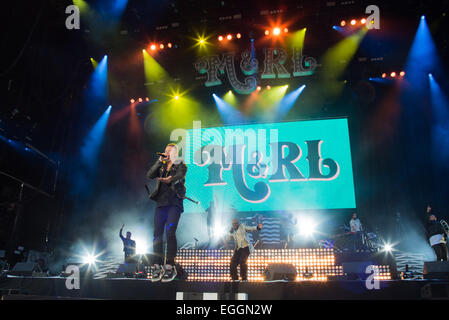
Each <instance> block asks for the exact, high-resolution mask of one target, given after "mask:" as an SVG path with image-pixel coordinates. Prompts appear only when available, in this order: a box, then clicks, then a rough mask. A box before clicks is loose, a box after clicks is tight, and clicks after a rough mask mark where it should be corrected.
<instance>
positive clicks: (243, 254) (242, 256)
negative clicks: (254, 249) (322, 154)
mask: <svg viewBox="0 0 449 320" xmlns="http://www.w3.org/2000/svg"><path fill="white" fill-rule="evenodd" d="M248 257H249V247H244V248H240V249H238V250H235V251H234V255H233V256H232V258H231V266H230V270H231V278H232V280H238V279H239V277H238V275H237V266H238V265H240V276H241V277H242V280H248V277H247V273H248V265H247V264H246V262H247V260H248Z"/></svg>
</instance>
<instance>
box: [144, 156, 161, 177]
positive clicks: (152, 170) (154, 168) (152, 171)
mask: <svg viewBox="0 0 449 320" xmlns="http://www.w3.org/2000/svg"><path fill="white" fill-rule="evenodd" d="M161 167H162V162H161V161H159V160H157V161H156V163H155V164H154V165H153V166H152V167H151V168H150V170H148V172H147V178H148V179H154V178H157V177H158V175H159V169H160V168H161Z"/></svg>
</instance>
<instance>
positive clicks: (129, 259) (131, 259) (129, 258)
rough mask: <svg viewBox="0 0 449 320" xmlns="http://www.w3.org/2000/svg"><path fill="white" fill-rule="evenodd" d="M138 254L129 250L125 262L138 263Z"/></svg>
mask: <svg viewBox="0 0 449 320" xmlns="http://www.w3.org/2000/svg"><path fill="white" fill-rule="evenodd" d="M136 260H137V259H136V256H135V255H134V254H130V253H129V252H125V263H136Z"/></svg>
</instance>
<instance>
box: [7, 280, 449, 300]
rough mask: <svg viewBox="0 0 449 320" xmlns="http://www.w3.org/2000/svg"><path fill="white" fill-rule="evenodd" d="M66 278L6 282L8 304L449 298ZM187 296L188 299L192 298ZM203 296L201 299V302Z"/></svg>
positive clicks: (431, 288) (296, 286) (425, 293)
mask: <svg viewBox="0 0 449 320" xmlns="http://www.w3.org/2000/svg"><path fill="white" fill-rule="evenodd" d="M65 282H66V280H65V278H62V277H51V278H38V277H11V276H8V277H7V278H3V279H2V280H1V281H0V292H1V295H2V296H3V298H4V299H14V298H18V299H25V298H27V297H29V299H39V297H40V298H42V299H48V298H53V299H54V298H61V299H67V298H72V299H73V298H75V299H131V300H136V299H137V300H139V299H149V300H175V299H176V296H177V292H183V293H204V292H210V293H218V294H226V293H228V294H230V295H229V296H232V297H233V296H234V293H246V294H247V297H248V300H298V299H314V300H315V299H328V300H335V299H338V300H340V299H361V300H366V299H367V300H376V299H384V300H385V299H388V300H403V299H429V298H432V299H435V298H447V296H448V294H449V281H446V280H445V281H443V280H388V281H381V282H380V289H372V290H368V289H367V288H366V285H365V281H361V280H328V281H323V282H319V281H300V282H243V283H242V282H237V283H232V282H193V281H173V282H170V283H160V282H156V283H153V282H151V281H150V280H146V279H128V278H116V279H89V280H82V281H81V285H80V289H79V290H68V289H67V288H66V284H65ZM186 296H187V295H184V297H186ZM200 296H201V295H200V294H197V295H196V297H197V298H198V297H200Z"/></svg>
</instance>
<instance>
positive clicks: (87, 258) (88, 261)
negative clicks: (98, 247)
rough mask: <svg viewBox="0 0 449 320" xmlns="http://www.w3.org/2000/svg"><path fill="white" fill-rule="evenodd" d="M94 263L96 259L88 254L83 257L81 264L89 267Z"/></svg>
mask: <svg viewBox="0 0 449 320" xmlns="http://www.w3.org/2000/svg"><path fill="white" fill-rule="evenodd" d="M95 262H97V258H96V256H95V255H93V254H90V253H89V254H87V255H85V256H84V257H83V263H85V264H89V265H91V264H95Z"/></svg>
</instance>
